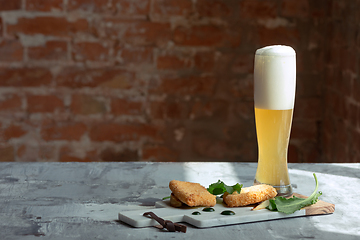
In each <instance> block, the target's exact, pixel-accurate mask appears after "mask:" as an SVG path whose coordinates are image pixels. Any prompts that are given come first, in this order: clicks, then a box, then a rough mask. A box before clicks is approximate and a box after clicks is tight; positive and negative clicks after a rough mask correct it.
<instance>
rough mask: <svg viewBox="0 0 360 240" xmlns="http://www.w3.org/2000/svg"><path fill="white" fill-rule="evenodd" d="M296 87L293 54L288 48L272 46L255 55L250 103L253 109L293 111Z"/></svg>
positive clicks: (290, 48) (294, 55)
mask: <svg viewBox="0 0 360 240" xmlns="http://www.w3.org/2000/svg"><path fill="white" fill-rule="evenodd" d="M295 87H296V54H295V50H294V49H293V48H292V47H289V46H282V45H274V46H268V47H264V48H260V49H258V50H257V51H256V53H255V65H254V103H255V107H256V108H261V109H272V110H286V109H293V108H294V103H295Z"/></svg>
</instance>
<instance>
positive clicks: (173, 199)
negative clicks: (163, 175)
mask: <svg viewBox="0 0 360 240" xmlns="http://www.w3.org/2000/svg"><path fill="white" fill-rule="evenodd" d="M170 205H171V206H173V207H181V206H182V205H183V203H182V202H181V201H180V200H179V199H178V198H177V197H175V195H174V194H173V193H171V195H170Z"/></svg>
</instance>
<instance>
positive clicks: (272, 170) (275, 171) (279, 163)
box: [254, 45, 296, 196]
mask: <svg viewBox="0 0 360 240" xmlns="http://www.w3.org/2000/svg"><path fill="white" fill-rule="evenodd" d="M295 86H296V57H295V51H294V49H293V48H291V47H289V46H282V45H274V46H268V47H264V48H261V49H258V50H257V51H256V53H255V65H254V106H255V122H256V135H257V141H258V165H257V170H256V175H255V181H254V182H255V184H269V185H272V186H273V187H274V188H275V189H276V190H277V192H278V196H289V195H291V194H292V188H291V184H290V179H289V173H288V167H287V155H288V146H289V139H290V130H291V124H292V116H293V109H294V102H295Z"/></svg>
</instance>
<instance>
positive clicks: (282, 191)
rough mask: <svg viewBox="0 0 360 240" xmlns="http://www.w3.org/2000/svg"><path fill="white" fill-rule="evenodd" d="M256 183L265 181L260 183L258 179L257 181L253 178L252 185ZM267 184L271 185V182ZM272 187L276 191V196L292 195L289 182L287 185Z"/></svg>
mask: <svg viewBox="0 0 360 240" xmlns="http://www.w3.org/2000/svg"><path fill="white" fill-rule="evenodd" d="M258 184H267V183H261V182H259V181H257V180H256V179H255V180H254V185H258ZM268 185H271V184H268ZM272 186H273V185H272ZM273 187H274V188H275V189H276V191H277V196H282V197H290V196H291V195H292V193H293V192H292V187H291V184H289V185H281V186H273Z"/></svg>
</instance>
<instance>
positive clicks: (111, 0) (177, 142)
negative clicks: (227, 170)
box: [0, 0, 360, 162]
mask: <svg viewBox="0 0 360 240" xmlns="http://www.w3.org/2000/svg"><path fill="white" fill-rule="evenodd" d="M359 9H360V1H359V0H354V1H347V0H318V1H311V0H297V1H293V0H196V1H193V0H156V1H155V0H106V1H103V0H71V1H70V0H11V1H10V0H0V12H1V14H0V161H21V162H22V161H51V162H56V161H61V162H69V161H82V162H92V161H174V162H175V161H251V162H256V161H257V141H256V129H255V121H254V120H255V119H254V109H253V89H254V86H253V69H254V65H253V62H254V53H255V51H256V49H258V48H260V47H263V46H265V45H270V44H286V45H290V46H292V47H294V48H295V50H296V53H297V93H296V94H297V95H296V102H295V110H294V120H293V126H292V133H291V138H290V146H289V162H359V161H360V150H359V149H360V94H359V90H360V78H359V74H360V72H359V71H360V69H359V61H360V60H359V56H360V35H359V31H358V29H359V27H360V24H359V23H360V17H359V16H360V11H359Z"/></svg>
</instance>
